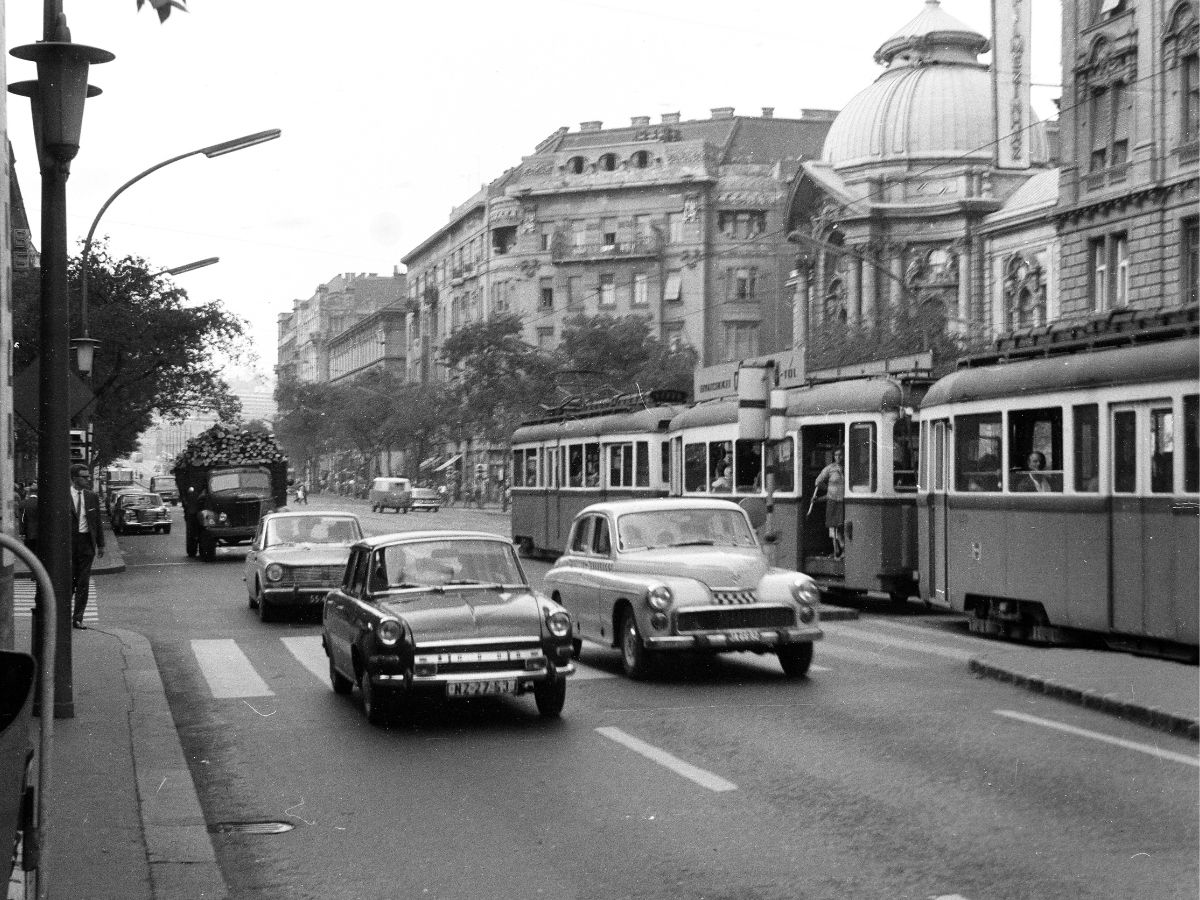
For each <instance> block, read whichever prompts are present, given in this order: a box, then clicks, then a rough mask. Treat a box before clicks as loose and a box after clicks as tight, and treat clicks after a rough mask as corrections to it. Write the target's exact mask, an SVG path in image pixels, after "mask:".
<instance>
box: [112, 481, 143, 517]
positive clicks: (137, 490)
mask: <svg viewBox="0 0 1200 900" xmlns="http://www.w3.org/2000/svg"><path fill="white" fill-rule="evenodd" d="M149 493H150V491H148V490H146V489H145V488H144V487H142V486H141V485H134V486H133V487H123V488H121V489H120V490H117V491H110V492H109V493H108V494H106V495H105V498H104V510H105V512H107V513H108V518H109V521H110V522H111V521H112V514H113V509H114V508H115V507H116V505H117V501H118V500H120V499H121V498H122V497H125V496H128V495H129V494H149Z"/></svg>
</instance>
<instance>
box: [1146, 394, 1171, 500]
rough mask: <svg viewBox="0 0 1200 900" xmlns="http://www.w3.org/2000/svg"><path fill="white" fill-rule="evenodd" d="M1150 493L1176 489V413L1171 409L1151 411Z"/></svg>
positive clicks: (1164, 492) (1165, 492)
mask: <svg viewBox="0 0 1200 900" xmlns="http://www.w3.org/2000/svg"><path fill="white" fill-rule="evenodd" d="M1150 447H1151V456H1150V492H1151V493H1152V494H1169V493H1171V492H1172V491H1173V490H1174V489H1175V413H1174V412H1173V411H1172V410H1171V408H1170V407H1169V406H1168V407H1165V408H1158V409H1151V410H1150Z"/></svg>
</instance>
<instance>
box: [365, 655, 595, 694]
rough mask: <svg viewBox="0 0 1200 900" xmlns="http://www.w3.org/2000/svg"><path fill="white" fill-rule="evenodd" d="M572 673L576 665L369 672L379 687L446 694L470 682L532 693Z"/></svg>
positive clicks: (514, 691)
mask: <svg viewBox="0 0 1200 900" xmlns="http://www.w3.org/2000/svg"><path fill="white" fill-rule="evenodd" d="M574 674H575V664H574V663H572V662H568V663H564V664H563V665H560V666H550V667H546V668H544V669H535V670H529V669H492V670H488V671H483V672H445V673H441V672H439V673H438V674H436V675H412V674H409V673H406V672H394V673H392V672H380V671H375V670H372V671H371V681H372V683H374V684H377V685H379V686H380V687H385V688H390V689H391V690H395V691H402V692H405V693H416V692H421V693H433V694H445V693H447V691H448V685H451V684H469V683H473V682H506V681H511V682H512V683H513V685H514V689H513V690H511V691H504V692H503V693H509V694H524V693H526V692H527V691H530V690H533V688H534V687H536V686H537V685H539V684H542V683H543V682H546V681H551V680H554V679H558V678H566V677H567V676H570V675H574Z"/></svg>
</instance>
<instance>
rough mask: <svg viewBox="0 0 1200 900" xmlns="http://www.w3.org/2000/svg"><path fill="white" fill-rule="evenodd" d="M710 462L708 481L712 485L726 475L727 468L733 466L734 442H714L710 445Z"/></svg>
mask: <svg viewBox="0 0 1200 900" xmlns="http://www.w3.org/2000/svg"><path fill="white" fill-rule="evenodd" d="M708 461H709V467H708V472H709V475H708V480H709V483H710V484H711V483H712V482H714V481H716V480H717V479H718V478H720V477H721V476H722V475H724V474H725V467H726V466H729V467H732V466H733V441H713V442H712V443H710V444H709V445H708ZM731 474H732V473H731Z"/></svg>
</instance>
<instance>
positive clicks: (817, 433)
mask: <svg viewBox="0 0 1200 900" xmlns="http://www.w3.org/2000/svg"><path fill="white" fill-rule="evenodd" d="M845 447H846V430H845V426H844V425H842V424H839V423H833V424H829V425H802V426H801V427H800V510H799V511H800V516H801V520H800V525H799V528H798V532H799V535H800V541H799V544H800V547H799V556H800V570H801V571H802V572H806V573H807V574H809V575H812V576H814V577H821V576H834V577H837V578H841V577H843V576H844V574H845V565H846V564H845V560H844V559H842V558H841V557H838V556H837V555H836V554H835V552H834V549H835V548H834V543H833V537H832V536H831V535H830V533H829V526H828V525H827V524H826V510H827V506H828V504H827V503H826V501H825V500H824V499H823V498H824V494H825V487H824V486H822V488H821V490H820V491H817V490H816V481H817V476H818V475H820V474H821V470H822V469H824V468H825V467H826V466H827V465H829V464H830V463H832V462H833V451H834V450H842V451H843V452H844V450H845ZM814 493H816V494H817V498H816V502H813V494H814ZM843 502H844V501H843Z"/></svg>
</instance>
